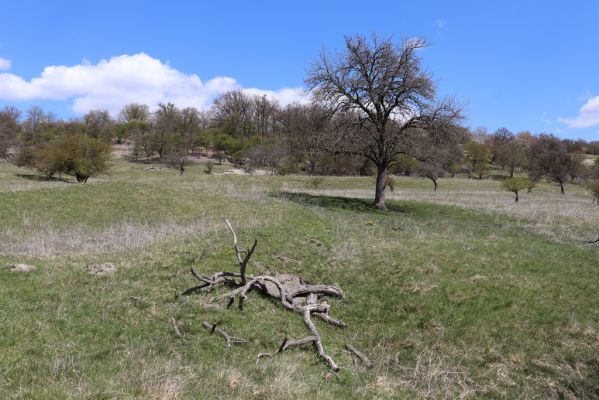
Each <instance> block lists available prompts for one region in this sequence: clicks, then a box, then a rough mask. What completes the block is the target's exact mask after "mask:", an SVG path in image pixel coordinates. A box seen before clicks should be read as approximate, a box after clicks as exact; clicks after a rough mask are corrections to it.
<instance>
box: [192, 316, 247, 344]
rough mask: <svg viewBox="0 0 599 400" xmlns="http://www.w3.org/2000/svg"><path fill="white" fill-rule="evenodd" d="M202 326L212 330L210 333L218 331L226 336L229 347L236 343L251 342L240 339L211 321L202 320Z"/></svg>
mask: <svg viewBox="0 0 599 400" xmlns="http://www.w3.org/2000/svg"><path fill="white" fill-rule="evenodd" d="M202 326H203V327H204V328H206V329H207V330H208V331H210V334H213V333H214V332H216V333H218V334H220V335H222V337H224V338H225V340H226V341H227V349H230V348H231V347H232V346H233V345H234V344H245V343H249V341H248V340H245V339H239V338H236V337H233V336H231V335H229V334H228V333H227V332H225V331H224V330H222V329H221V328H219V327H218V326H217V325H216V324H210V323H208V322H206V321H204V322H202Z"/></svg>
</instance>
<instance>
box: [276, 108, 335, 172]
mask: <svg viewBox="0 0 599 400" xmlns="http://www.w3.org/2000/svg"><path fill="white" fill-rule="evenodd" d="M330 115H331V111H330V110H328V109H326V108H325V107H322V106H321V105H319V104H306V105H304V104H297V103H294V104H290V105H288V106H287V107H285V108H283V109H282V110H280V111H279V113H278V115H277V120H278V122H279V124H280V125H281V126H282V133H283V134H284V135H286V137H287V140H286V143H287V145H288V147H287V149H283V148H280V146H278V147H279V148H278V151H279V152H282V151H283V150H285V153H286V154H285V155H288V154H289V153H296V154H297V153H299V154H303V155H305V158H306V164H307V165H306V170H307V171H308V173H310V174H311V175H314V174H316V173H318V170H319V169H322V168H321V167H322V165H319V164H322V159H323V153H324V152H325V148H324V146H323V142H324V141H325V137H324V136H325V134H326V133H327V131H328V128H329V117H330ZM279 155H281V154H279ZM321 172H322V171H321Z"/></svg>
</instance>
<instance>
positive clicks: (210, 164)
mask: <svg viewBox="0 0 599 400" xmlns="http://www.w3.org/2000/svg"><path fill="white" fill-rule="evenodd" d="M213 169H214V163H213V162H212V161H208V162H207V163H206V173H207V174H212V170H213Z"/></svg>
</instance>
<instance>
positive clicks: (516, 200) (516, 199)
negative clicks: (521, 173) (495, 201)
mask: <svg viewBox="0 0 599 400" xmlns="http://www.w3.org/2000/svg"><path fill="white" fill-rule="evenodd" d="M514 193H516V198H515V199H514V201H515V202H516V203H517V202H518V192H514Z"/></svg>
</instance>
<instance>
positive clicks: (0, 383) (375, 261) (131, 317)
mask: <svg viewBox="0 0 599 400" xmlns="http://www.w3.org/2000/svg"><path fill="white" fill-rule="evenodd" d="M146 167H147V166H144V165H140V164H129V163H125V162H123V161H119V160H117V161H115V162H114V167H113V169H112V173H111V175H110V176H108V177H103V178H102V179H100V180H95V181H93V182H90V183H89V184H87V185H75V184H66V183H62V182H38V181H35V180H32V179H30V178H23V177H19V176H17V175H15V174H27V173H28V172H27V171H24V170H19V169H16V168H14V167H11V166H8V165H4V164H3V165H0V204H1V208H0V221H2V223H1V225H0V239H1V243H2V244H1V245H0V266H4V265H9V264H11V263H14V262H25V263H28V264H33V265H35V266H37V267H38V269H37V271H36V272H33V273H17V272H11V271H9V270H7V269H3V268H0V309H1V310H2V312H1V313H0V326H2V334H1V335H0V398H7V399H11V398H31V399H38V398H56V399H64V398H73V399H74V398H100V399H101V398H106V399H112V398H119V399H122V398H125V399H126V398H182V399H187V398H189V399H198V398H200V399H203V398H207V399H231V398H267V399H285V398H290V399H295V398H310V399H311V398H314V399H338V398H348V399H352V398H355V399H362V398H456V397H459V396H463V397H469V398H523V397H524V398H546V397H551V396H554V397H559V396H564V397H566V398H568V397H569V398H575V397H578V398H596V397H598V396H599V356H598V354H599V293H598V291H597V276H598V275H597V274H598V272H599V262H598V260H599V246H596V245H595V246H588V245H584V244H582V243H581V242H580V241H578V240H576V239H575V238H574V236H568V235H566V234H563V235H562V234H560V235H557V234H556V232H560V233H561V232H567V231H569V230H571V231H574V232H576V234H577V235H583V234H584V235H587V236H589V235H592V234H593V229H594V227H596V225H594V227H593V225H592V224H590V223H589V221H596V218H599V207H597V208H593V207H590V198H589V199H588V203H589V207H587V197H586V196H587V194H586V193H585V191H584V189H583V188H578V187H577V186H571V189H572V190H570V191H569V192H568V195H567V196H566V197H565V198H561V197H559V195H556V196H555V197H551V196H553V190H555V187H553V186H552V185H549V184H543V185H541V187H539V188H537V189H538V190H537V189H535V192H533V194H532V195H530V196H529V197H526V196H523V197H524V200H523V201H522V202H523V204H522V206H523V207H521V208H520V209H515V208H513V207H515V206H514V205H513V204H512V203H513V199H512V197H511V195H510V194H508V193H506V192H504V191H503V190H502V189H501V188H500V186H499V182H496V181H490V180H485V181H482V182H478V181H475V180H466V179H461V178H459V179H457V178H456V179H445V180H442V181H441V185H440V192H438V193H437V194H434V195H433V194H432V191H431V185H430V184H429V182H428V181H425V180H423V179H417V178H399V193H396V194H395V195H393V196H391V197H390V198H391V200H390V201H389V211H387V212H380V211H375V210H373V209H372V208H370V207H369V201H368V200H364V199H362V197H366V196H368V195H369V193H370V190H371V187H372V178H330V177H329V178H325V180H324V182H323V183H322V184H321V186H320V187H319V189H318V190H314V189H313V188H312V187H311V186H310V184H309V179H310V178H309V177H302V176H290V177H270V176H252V177H250V176H226V175H214V176H209V175H207V174H205V173H204V168H203V166H194V167H191V168H189V170H188V171H187V172H186V174H185V175H184V176H182V177H179V176H178V175H177V173H176V172H174V171H168V170H146V169H144V168H146ZM476 191H478V192H480V193H486V194H487V195H489V194H490V196H489V200H488V204H487V203H484V202H482V201H479V200H476V201H475V197H474V196H473V195H472V193H474V192H476ZM478 192H477V193H478ZM548 197H551V203H550V204H551V207H554V208H555V212H556V213H557V214H559V213H562V214H560V215H562V216H563V218H560V219H550V220H549V219H545V217H543V215H544V214H542V213H540V212H538V210H537V209H536V208H535V207H536V205H537V204H539V207H541V206H543V207H544V206H545V205H546V204H547V198H548ZM470 198H471V199H472V201H471V202H469V201H468V200H467V199H470ZM464 199H466V200H464ZM458 200H459V202H461V203H460V204H461V205H462V206H463V207H460V206H457V205H456V204H457V203H458ZM501 201H505V203H506V208H498V207H495V206H490V205H489V204H491V202H497V203H499V202H501ZM493 204H495V203H493ZM572 204H576V207H578V208H577V210H578V209H579V210H580V213H581V215H586V217H585V219H584V220H577V219H576V218H577V215H579V214H578V213H574V214H572V213H571V212H570V211H568V210H570V209H571V208H572V207H573V206H572ZM522 209H524V211H522ZM225 217H226V218H229V219H230V220H231V222H232V223H233V224H234V226H235V227H236V230H237V233H238V236H239V237H240V240H241V241H242V242H243V243H250V242H251V241H252V240H253V238H254V237H256V238H257V239H258V248H257V250H256V253H255V255H254V257H253V259H252V262H251V263H250V266H249V272H250V273H253V274H259V273H265V272H273V273H274V272H289V273H296V274H301V275H302V276H303V277H305V278H306V279H307V280H308V281H310V282H318V283H327V284H335V285H338V286H340V287H341V288H342V289H343V290H344V292H345V293H346V297H345V298H344V299H331V300H330V304H331V305H332V309H331V314H332V315H333V316H335V317H338V318H341V319H343V320H344V321H345V322H347V323H348V327H347V328H346V329H339V328H335V327H331V326H327V325H325V324H323V323H320V322H317V327H318V329H319V331H320V332H321V334H322V337H323V341H324V345H325V348H326V350H327V351H328V352H329V353H330V354H331V356H332V357H333V358H334V359H335V360H336V361H337V362H338V363H339V364H340V366H341V368H342V369H341V372H340V373H339V375H338V376H335V375H332V374H331V373H330V371H329V370H328V368H327V366H326V365H325V364H324V363H323V362H322V361H321V360H320V359H318V356H317V354H316V352H315V351H313V350H312V349H311V348H309V347H307V348H296V349H293V350H290V351H288V352H286V353H283V354H280V355H278V356H276V357H274V358H271V359H263V360H261V361H260V363H256V361H255V357H256V355H257V354H258V353H260V352H264V351H273V350H275V349H276V348H277V346H278V345H279V343H280V341H281V340H282V338H283V337H284V336H285V335H286V334H287V335H289V337H302V336H304V335H305V334H306V330H305V327H304V325H303V323H302V321H301V318H300V317H299V316H298V315H297V314H293V313H291V312H288V311H286V310H284V309H282V307H280V306H279V305H278V304H276V303H275V302H272V301H269V300H267V299H265V298H262V297H261V296H260V295H259V294H257V293H252V294H251V295H250V297H249V299H248V301H247V303H246V307H245V309H244V310H243V311H240V310H238V309H230V310H227V309H225V307H224V304H221V303H219V302H216V303H211V302H210V301H209V300H210V298H211V297H213V296H215V295H218V294H220V293H224V292H223V291H219V290H217V291H215V292H212V293H209V294H200V295H195V296H190V297H185V298H180V297H178V296H177V294H178V293H180V292H182V291H183V290H185V289H186V288H188V287H190V286H192V285H193V284H194V281H193V279H192V277H191V275H190V274H189V268H190V266H192V265H195V266H196V268H197V269H198V270H201V271H204V272H207V273H208V272H216V271H220V270H234V269H235V260H234V252H233V250H232V249H231V238H230V236H229V233H228V231H227V230H226V227H225V225H224V223H223V219H224V218H225ZM595 234H599V232H596V231H595ZM98 262H111V263H113V264H115V266H117V268H118V270H117V272H116V273H114V274H112V275H106V276H94V275H89V274H87V272H86V266H87V265H89V264H93V263H98ZM172 317H175V318H176V319H177V321H178V322H179V325H180V328H181V330H182V332H183V334H184V335H183V337H182V338H178V337H177V336H176V335H175V334H174V330H173V327H172V325H171V322H170V320H171V318H172ZM202 321H209V322H218V323H219V324H220V325H221V326H222V327H223V328H224V329H225V330H227V331H228V332H229V333H231V334H233V335H235V336H238V337H243V338H245V339H249V340H250V341H251V342H250V344H248V345H245V346H238V347H234V348H232V349H230V350H226V349H225V347H224V340H223V339H222V338H221V337H218V336H213V335H209V333H208V332H207V331H205V330H203V329H202V327H201V323H202ZM345 343H351V344H353V345H354V346H356V347H357V348H359V349H360V350H362V351H363V352H364V353H366V354H367V355H368V356H369V358H370V359H371V360H372V361H373V362H374V363H375V367H374V368H373V369H372V370H367V369H365V368H364V367H363V366H362V365H360V364H359V363H355V365H354V360H353V358H352V356H351V355H350V354H349V353H347V352H346V351H345V350H344V345H345Z"/></svg>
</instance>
